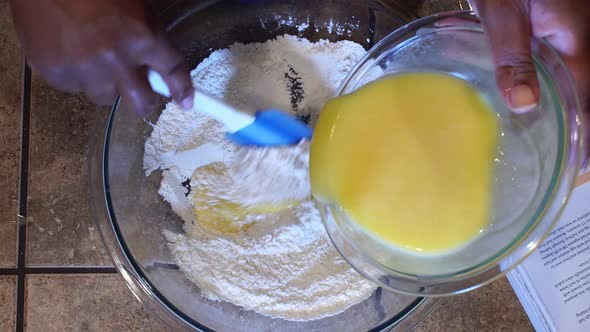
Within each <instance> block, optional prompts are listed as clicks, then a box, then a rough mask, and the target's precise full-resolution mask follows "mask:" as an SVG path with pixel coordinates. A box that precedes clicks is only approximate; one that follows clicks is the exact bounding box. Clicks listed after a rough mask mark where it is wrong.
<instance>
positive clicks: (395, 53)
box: [310, 12, 581, 296]
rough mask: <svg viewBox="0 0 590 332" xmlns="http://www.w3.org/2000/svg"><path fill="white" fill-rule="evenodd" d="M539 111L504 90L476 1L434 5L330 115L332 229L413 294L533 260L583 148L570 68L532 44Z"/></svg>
mask: <svg viewBox="0 0 590 332" xmlns="http://www.w3.org/2000/svg"><path fill="white" fill-rule="evenodd" d="M533 51H534V61H535V65H536V67H537V69H538V78H539V82H540V101H539V104H538V106H537V107H536V109H534V110H533V111H531V112H529V113H527V114H524V115H516V114H513V113H511V112H510V111H509V109H508V108H507V107H506V106H505V104H504V102H503V100H502V97H501V95H500V92H499V91H498V89H497V87H496V82H495V76H494V66H493V62H492V58H491V52H490V49H489V44H488V42H487V39H486V36H485V35H484V33H483V30H482V28H481V26H480V24H479V21H478V20H477V18H476V17H475V16H474V15H473V14H471V13H467V12H450V13H442V14H437V15H434V16H429V17H426V18H423V19H420V20H417V21H414V22H413V23H410V24H408V25H407V26H404V27H402V28H400V29H399V30H397V31H395V32H393V33H392V34H390V35H389V36H387V37H385V38H384V39H382V40H381V41H380V42H379V43H378V44H376V45H375V46H374V47H373V48H372V49H371V50H370V51H369V52H368V54H367V55H366V56H365V57H364V58H363V59H362V60H361V61H360V63H359V64H358V65H357V66H356V67H355V68H354V70H353V71H352V72H351V73H350V74H349V76H348V77H347V79H346V80H345V82H344V84H343V86H342V88H341V90H340V93H339V96H340V97H339V98H336V99H335V100H333V101H331V102H330V103H329V104H328V105H327V106H326V108H325V109H324V111H323V112H322V114H321V116H320V119H319V121H318V124H317V126H316V128H315V129H314V138H313V140H312V146H311V154H310V175H311V181H312V188H313V189H312V190H313V192H314V197H315V198H316V199H317V201H318V204H319V205H320V206H321V210H322V213H323V219H324V223H325V226H326V229H327V232H328V234H329V236H330V238H331V239H332V241H333V242H334V244H335V246H336V247H337V248H338V250H339V251H340V253H341V254H342V255H343V256H344V258H345V259H346V260H347V261H348V262H349V263H350V264H351V265H352V266H353V267H354V268H355V269H357V270H358V271H359V272H360V273H362V274H363V275H365V276H366V277H367V278H369V279H371V280H373V281H375V282H377V283H378V284H380V285H382V286H384V287H386V288H388V289H391V290H394V291H397V292H401V293H406V294H412V295H418V296H436V295H447V294H454V293H460V292H464V291H468V290H471V289H474V288H477V287H478V286H481V285H483V284H485V283H487V282H490V281H492V280H494V279H495V278H498V277H500V276H502V275H503V274H505V273H506V272H508V271H509V270H510V269H511V268H513V267H515V266H516V265H517V264H518V263H520V262H521V261H522V260H524V259H525V258H526V257H527V256H528V255H529V254H530V253H531V252H532V251H533V250H534V249H535V248H536V247H537V246H538V245H539V244H540V242H541V241H542V240H543V239H544V238H545V236H546V235H547V234H548V233H549V231H550V230H551V228H552V227H553V225H554V224H555V222H556V221H557V219H558V217H559V215H560V213H561V211H562V209H563V207H564V205H565V204H566V202H567V199H568V197H569V195H570V193H571V190H572V188H573V183H574V179H575V176H576V174H577V172H578V170H579V167H580V158H581V152H580V149H581V147H580V146H581V121H580V115H579V109H578V108H579V105H578V100H577V96H576V93H575V89H574V84H573V82H572V81H571V78H570V75H569V72H568V70H567V68H566V67H565V65H564V64H563V62H562V61H561V59H560V58H559V56H558V55H557V53H556V52H555V51H554V50H553V49H552V48H551V47H550V46H549V45H548V44H547V43H546V42H545V41H543V40H535V41H534V42H533Z"/></svg>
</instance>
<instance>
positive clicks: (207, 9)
mask: <svg viewBox="0 0 590 332" xmlns="http://www.w3.org/2000/svg"><path fill="white" fill-rule="evenodd" d="M152 2H153V3H154V4H155V5H156V6H157V5H158V4H159V5H161V6H162V8H163V9H161V11H160V19H161V23H162V24H163V26H165V27H166V30H167V31H168V33H169V35H170V37H171V38H172V39H173V41H174V42H175V43H176V44H177V45H179V47H180V49H181V50H182V52H183V53H184V54H185V56H186V60H187V61H188V63H189V64H190V65H191V67H195V66H196V65H197V64H198V63H199V62H200V61H202V60H203V59H204V58H206V57H207V56H208V55H209V54H210V53H211V52H212V51H213V50H215V49H220V48H226V47H228V46H229V45H230V44H232V43H234V42H241V43H248V42H262V41H265V40H268V39H270V38H273V37H275V36H278V35H281V34H285V33H288V34H293V35H299V36H303V37H306V38H308V39H310V40H311V41H317V40H319V39H321V38H324V39H329V40H331V41H336V40H342V39H348V40H353V41H356V42H357V43H359V44H361V45H363V46H364V47H365V48H366V49H369V48H370V47H371V46H373V44H374V43H376V42H378V41H379V40H380V39H381V38H383V37H384V36H385V35H387V34H388V33H390V32H391V31H393V30H395V29H396V28H398V27H400V26H402V25H403V24H406V23H407V22H410V21H412V20H415V19H417V18H419V17H420V16H424V15H426V14H431V13H434V12H438V11H441V10H451V9H460V8H461V7H462V6H464V5H465V2H464V1H427V2H423V1H407V2H406V3H405V4H400V2H399V1H393V0H392V1H378V0H366V1H365V0H357V1H348V0H330V1H311V0H298V1H292V0H284V1H211V0H209V1H167V2H166V1H160V2H157V1H152ZM164 4H166V8H164ZM307 20H309V28H307V29H300V28H299V27H298V26H297V25H290V24H288V23H289V22H295V23H302V22H307ZM334 25H336V26H338V25H340V26H344V27H346V29H345V30H344V31H343V30H339V29H333V28H332V27H333V26H334ZM348 30H350V32H348ZM165 102H166V101H165V100H164V99H162V100H161V105H159V106H158V107H157V108H156V109H155V111H154V113H152V114H151V115H150V116H148V117H147V119H145V120H144V119H141V118H139V117H138V116H136V115H135V114H134V112H133V111H132V110H131V109H130V108H129V107H127V105H126V103H125V101H124V100H118V101H117V102H116V103H115V105H114V107H113V108H112V110H111V111H110V112H108V111H104V110H99V112H97V115H96V119H95V129H94V131H93V135H92V137H91V150H90V154H89V160H90V176H91V178H90V187H91V206H92V211H93V215H94V217H95V218H96V220H97V223H98V226H99V229H100V232H101V234H102V237H103V240H104V242H105V245H106V247H107V249H108V250H109V252H110V254H111V256H112V258H113V261H114V264H115V266H116V268H117V269H118V270H119V271H120V273H121V275H122V276H123V278H124V279H125V281H126V283H127V285H128V287H129V288H130V289H131V291H132V292H133V294H134V295H135V296H136V297H137V298H138V299H139V300H140V301H141V302H142V303H143V304H144V305H145V306H146V307H147V308H148V309H149V310H150V311H151V312H153V313H154V314H156V315H157V316H158V317H159V318H160V319H161V320H163V321H164V322H165V323H166V324H167V325H168V326H170V327H171V328H173V329H174V330H195V329H196V330H204V331H212V330H220V331H235V330H241V331H248V330H249V331H296V330H305V331H367V330H372V331H381V330H388V329H391V328H393V329H395V330H398V329H399V330H407V329H409V328H410V327H411V326H413V325H414V324H415V323H416V322H418V321H419V320H420V319H422V318H423V317H424V316H425V315H426V314H427V313H428V312H429V311H430V310H431V309H432V308H433V306H434V304H435V303H436V302H435V301H433V300H429V299H425V298H422V297H415V296H404V295H399V294H395V293H393V292H390V291H387V290H384V289H382V288H379V289H378V290H377V291H375V292H374V293H373V295H372V296H371V297H369V298H368V299H367V300H365V301H363V302H362V303H359V304H357V305H354V306H352V307H351V308H349V309H348V310H346V311H345V312H343V313H341V314H339V315H336V316H332V317H327V318H323V319H320V320H314V321H308V322H293V321H287V320H282V319H271V318H269V317H266V316H262V315H259V314H257V313H255V312H252V311H245V310H242V309H241V308H239V307H237V306H234V305H232V304H230V303H225V302H213V301H209V300H207V299H205V298H204V297H203V296H202V295H201V292H200V290H199V288H198V287H196V286H195V285H194V284H193V283H191V282H190V281H189V280H188V279H187V278H186V277H185V276H184V275H183V273H182V272H181V271H179V269H178V267H177V266H176V264H175V263H174V260H173V258H172V254H171V253H170V251H169V250H168V248H167V246H166V240H165V238H164V236H163V234H162V231H163V230H171V231H175V232H181V231H182V221H181V220H180V218H178V217H177V216H176V215H175V214H174V213H173V212H172V210H171V208H170V206H169V205H168V204H167V203H166V202H164V201H163V199H162V198H161V197H160V196H159V194H158V188H159V184H160V180H161V174H160V173H158V172H154V173H152V174H151V175H150V176H149V177H146V176H145V174H144V170H143V154H144V142H145V140H146V138H147V137H149V135H150V133H151V130H152V127H151V126H150V123H155V121H156V120H157V118H158V117H159V114H160V112H161V110H162V109H163V108H164V103H165Z"/></svg>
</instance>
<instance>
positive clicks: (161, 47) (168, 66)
mask: <svg viewBox="0 0 590 332" xmlns="http://www.w3.org/2000/svg"><path fill="white" fill-rule="evenodd" d="M143 54H144V56H143V59H142V63H143V64H144V65H146V66H148V67H149V68H151V69H154V70H155V71H157V72H158V73H160V75H162V77H163V78H164V81H165V82H166V84H167V85H168V87H169V89H170V96H171V97H172V99H174V101H176V102H177V103H178V104H179V105H180V106H182V107H183V108H184V109H187V110H188V109H192V107H193V85H192V82H191V78H190V74H189V73H190V71H189V68H188V66H187V65H186V63H185V61H184V59H183V58H182V56H181V55H180V53H178V51H177V50H176V49H175V48H174V47H172V45H171V44H170V42H169V41H168V40H167V39H166V38H165V37H164V36H158V37H156V38H155V40H154V42H153V44H152V45H151V47H150V48H149V49H148V50H147V51H146V52H144V53H143Z"/></svg>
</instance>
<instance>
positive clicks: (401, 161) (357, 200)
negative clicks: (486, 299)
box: [310, 72, 498, 254]
mask: <svg viewBox="0 0 590 332" xmlns="http://www.w3.org/2000/svg"><path fill="white" fill-rule="evenodd" d="M497 127H498V124H497V120H496V116H495V114H494V113H493V112H492V111H491V109H490V108H489V106H488V105H487V103H486V102H485V101H484V100H483V99H482V97H481V96H480V94H479V93H478V91H477V90H476V89H475V88H473V87H471V86H470V85H469V84H467V83H466V82H464V81H463V80H461V79H459V78H456V77H454V76H451V75H447V74H440V73H434V72H432V73H429V72H412V73H402V74H396V75H392V76H390V77H387V78H383V79H380V80H378V81H375V82H372V83H370V84H368V85H366V86H364V87H362V88H360V89H359V90H357V91H355V92H354V93H352V94H350V95H346V96H342V97H339V98H336V99H334V100H332V101H330V102H329V103H328V104H327V105H326V106H325V108H324V110H323V111H322V113H321V115H320V118H319V121H318V123H317V125H316V127H315V129H314V136H313V139H312V146H311V152H310V153H311V154H310V177H311V185H312V192H313V194H314V196H315V197H316V198H317V199H319V200H322V201H328V202H333V203H337V204H339V205H340V206H341V207H342V209H343V210H344V211H345V212H346V213H347V214H348V215H349V216H350V217H351V219H352V220H354V221H355V222H356V223H357V224H358V225H359V226H361V227H362V228H363V229H365V230H366V231H368V232H369V233H370V234H372V235H374V236H376V237H377V238H379V239H381V240H383V241H386V242H387V243H389V244H391V245H393V246H395V247H397V248H401V249H405V250H409V251H411V252H415V253H424V254H437V253H444V252H447V251H450V250H453V249H456V248H459V247H461V246H463V245H465V244H466V243H468V242H469V241H470V240H473V239H474V238H475V237H477V236H478V234H480V233H481V232H482V231H483V230H484V229H485V228H486V227H487V226H488V224H489V220H490V208H491V196H492V180H493V177H492V172H493V158H494V154H495V149H496V140H497V130H498V128H497Z"/></svg>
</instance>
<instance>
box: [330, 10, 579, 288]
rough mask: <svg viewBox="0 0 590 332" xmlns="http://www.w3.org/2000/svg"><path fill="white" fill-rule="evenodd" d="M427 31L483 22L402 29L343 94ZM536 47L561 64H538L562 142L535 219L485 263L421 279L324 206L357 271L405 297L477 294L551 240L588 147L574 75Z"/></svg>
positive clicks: (469, 18) (435, 18) (333, 235)
mask: <svg viewBox="0 0 590 332" xmlns="http://www.w3.org/2000/svg"><path fill="white" fill-rule="evenodd" d="M446 19H455V20H450V21H447V22H446V23H445V24H444V25H439V26H436V23H438V22H441V21H442V20H446ZM457 19H460V20H462V21H466V22H468V23H469V24H461V23H460V21H459V20H457ZM425 27H430V28H434V29H438V30H443V29H446V30H450V29H455V30H463V31H474V32H478V33H482V34H483V29H482V28H481V25H480V21H479V19H478V18H477V17H476V16H475V14H474V13H473V12H468V11H452V12H444V13H439V14H435V15H431V16H427V17H423V18H421V19H418V20H415V21H413V22H411V23H409V24H406V25H404V26H403V27H400V28H399V29H397V30H396V31H394V32H392V33H391V34H389V35H388V36H386V37H385V38H383V39H381V40H380V41H379V42H378V43H377V44H375V46H373V47H372V48H371V49H370V50H369V51H368V52H367V54H366V55H365V56H364V57H363V58H362V59H361V60H359V62H358V63H357V65H356V66H355V67H354V68H353V69H352V70H351V71H350V73H349V74H348V76H347V77H346V78H345V79H344V82H343V84H342V85H341V87H340V89H339V91H338V95H342V94H343V93H344V91H345V89H346V88H347V87H349V86H350V85H352V86H355V85H356V84H358V79H360V78H361V77H363V75H364V73H363V72H360V71H361V70H362V69H363V67H364V65H365V64H366V63H367V62H368V60H370V59H372V58H373V57H374V54H376V53H377V54H378V53H382V54H380V55H379V56H378V57H376V59H375V62H378V61H379V60H380V59H382V58H383V57H385V56H391V55H392V53H388V52H387V51H389V50H391V49H395V48H397V47H399V46H400V45H403V44H404V43H407V42H408V41H410V40H412V39H413V38H416V37H415V36H414V34H415V33H416V32H417V31H418V30H419V29H421V28H425ZM400 42H401V43H400ZM534 42H535V45H542V46H543V47H544V48H547V50H548V51H549V56H550V57H551V61H552V62H555V64H556V66H555V68H554V71H555V72H554V73H553V74H554V75H553V77H552V76H551V75H549V73H548V72H547V68H546V66H545V65H544V63H541V62H538V64H539V65H540V66H537V67H538V69H539V70H538V71H539V75H542V76H543V77H544V79H545V80H546V82H547V84H548V86H549V91H551V92H552V94H551V95H552V102H553V104H554V106H555V109H556V113H557V121H558V130H559V132H558V135H557V137H558V141H559V142H558V157H557V160H556V163H555V167H554V170H553V174H552V178H551V181H550V185H549V190H548V191H547V192H546V193H545V195H544V197H543V200H542V202H541V205H540V207H539V208H538V209H537V211H536V212H535V217H534V218H533V219H532V220H531V221H529V222H528V224H527V225H526V227H525V228H524V229H523V230H522V231H521V232H520V233H519V234H518V235H517V236H515V238H514V240H512V241H511V242H510V243H509V244H508V245H506V246H504V247H503V248H501V250H499V251H498V252H497V253H496V254H495V255H493V256H492V257H490V258H488V259H487V260H485V261H484V262H482V263H479V264H477V265H475V266H473V267H470V268H467V269H465V270H463V271H458V272H455V273H452V274H445V275H433V276H424V277H422V276H415V275H409V274H406V273H403V272H400V271H396V270H394V269H391V268H389V267H387V266H384V265H383V264H381V263H379V262H377V261H376V260H375V259H373V258H372V257H371V256H369V255H368V254H366V253H364V252H363V251H362V250H360V249H359V248H358V246H357V245H356V244H355V243H354V241H353V240H351V239H349V238H348V237H347V236H346V235H344V234H343V233H341V232H340V229H339V227H338V226H337V225H336V221H335V220H334V218H329V217H328V215H330V214H333V212H334V209H338V207H336V206H334V205H331V204H326V205H323V208H322V209H321V210H322V220H323V221H324V226H325V228H326V230H327V231H328V235H329V236H330V239H331V240H332V242H333V243H334V245H335V246H336V248H337V249H338V251H340V253H341V255H342V256H343V257H344V258H345V259H346V260H347V261H348V263H349V264H350V265H352V266H353V267H354V268H355V269H356V270H357V271H358V272H360V273H361V274H363V275H364V276H365V277H367V278H369V279H370V280H373V281H374V282H376V283H378V284H380V285H381V286H383V287H385V288H387V289H390V290H393V291H396V292H399V293H402V294H407V295H412V296H444V295H451V294H459V293H463V292H466V291H469V290H473V289H476V288H478V287H481V286H483V285H485V284H487V283H489V282H491V281H493V280H495V279H497V278H500V277H502V276H503V275H504V274H506V273H507V272H508V271H510V270H511V269H513V268H514V267H516V266H517V265H518V264H520V263H521V262H522V261H523V260H524V259H525V258H526V257H528V256H529V255H530V254H531V253H532V252H533V250H534V249H535V248H536V247H537V246H538V245H539V244H540V243H541V242H542V241H543V240H544V239H545V238H546V237H547V235H548V234H549V232H550V231H551V230H552V229H553V227H554V226H555V224H556V222H557V220H558V218H559V216H560V215H561V213H562V211H563V208H564V207H565V205H566V203H567V201H568V199H569V196H570V194H571V191H572V190H573V188H574V182H575V177H576V176H577V174H578V171H579V169H580V163H581V158H580V156H581V151H582V145H583V144H582V141H581V139H582V137H583V136H582V135H581V130H582V128H581V114H580V112H579V110H580V105H579V101H578V99H577V95H576V92H575V85H574V84H573V79H572V77H571V75H570V73H569V70H568V69H567V67H566V66H565V64H564V63H563V61H562V59H561V57H560V56H559V54H558V53H557V52H556V51H555V50H554V49H553V48H552V47H551V46H550V45H549V43H547V42H546V41H545V40H542V39H541V40H535V41H534ZM369 68H371V67H370V66H367V67H366V68H365V70H369ZM558 79H561V82H560V83H561V85H558V84H556V80H558Z"/></svg>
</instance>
